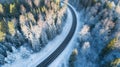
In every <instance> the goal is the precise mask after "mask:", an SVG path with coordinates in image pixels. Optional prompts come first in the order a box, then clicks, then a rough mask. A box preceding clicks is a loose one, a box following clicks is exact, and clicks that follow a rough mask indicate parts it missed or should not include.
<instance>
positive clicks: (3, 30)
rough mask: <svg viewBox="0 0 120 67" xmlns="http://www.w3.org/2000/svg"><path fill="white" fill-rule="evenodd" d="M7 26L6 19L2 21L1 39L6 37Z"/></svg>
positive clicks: (0, 22) (0, 28)
mask: <svg viewBox="0 0 120 67" xmlns="http://www.w3.org/2000/svg"><path fill="white" fill-rule="evenodd" d="M6 31H7V27H6V25H5V22H4V21H0V41H3V40H4V39H5V35H6Z"/></svg>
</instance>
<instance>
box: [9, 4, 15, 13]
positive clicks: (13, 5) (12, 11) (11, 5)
mask: <svg viewBox="0 0 120 67" xmlns="http://www.w3.org/2000/svg"><path fill="white" fill-rule="evenodd" d="M15 9H16V7H15V3H13V4H10V13H14V12H15Z"/></svg>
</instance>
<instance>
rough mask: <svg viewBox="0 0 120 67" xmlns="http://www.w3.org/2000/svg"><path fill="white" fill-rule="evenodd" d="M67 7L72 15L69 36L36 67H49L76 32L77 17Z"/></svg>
mask: <svg viewBox="0 0 120 67" xmlns="http://www.w3.org/2000/svg"><path fill="white" fill-rule="evenodd" d="M68 7H69V9H70V10H71V12H72V15H73V21H72V27H71V29H70V32H69V34H68V35H67V37H66V38H65V39H64V41H63V42H62V43H61V45H60V46H59V47H58V48H57V49H56V50H55V51H54V52H53V53H52V54H51V55H50V56H48V57H47V58H46V59H45V60H44V61H43V62H41V63H40V64H39V65H38V66H37V67H47V66H49V64H50V63H52V62H53V61H54V60H55V59H56V58H57V57H58V56H59V55H60V54H61V53H62V51H63V50H64V49H65V48H66V47H67V45H68V43H69V42H70V40H71V39H72V37H73V35H74V33H75V30H76V26H77V17H76V14H75V12H74V10H73V9H72V7H71V6H70V5H68Z"/></svg>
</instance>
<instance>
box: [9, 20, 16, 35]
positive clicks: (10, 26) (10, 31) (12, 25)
mask: <svg viewBox="0 0 120 67" xmlns="http://www.w3.org/2000/svg"><path fill="white" fill-rule="evenodd" d="M8 28H9V33H10V34H11V35H14V34H15V28H14V22H11V21H9V22H8Z"/></svg>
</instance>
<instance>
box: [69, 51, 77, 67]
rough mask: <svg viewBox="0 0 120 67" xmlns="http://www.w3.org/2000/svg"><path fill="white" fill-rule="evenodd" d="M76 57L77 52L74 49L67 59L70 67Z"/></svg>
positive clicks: (72, 66) (72, 65)
mask: <svg viewBox="0 0 120 67" xmlns="http://www.w3.org/2000/svg"><path fill="white" fill-rule="evenodd" d="M76 55H78V50H77V49H74V50H73V52H72V54H71V56H70V59H69V63H70V64H69V65H70V67H74V61H75V60H76V59H77V58H76Z"/></svg>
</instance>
